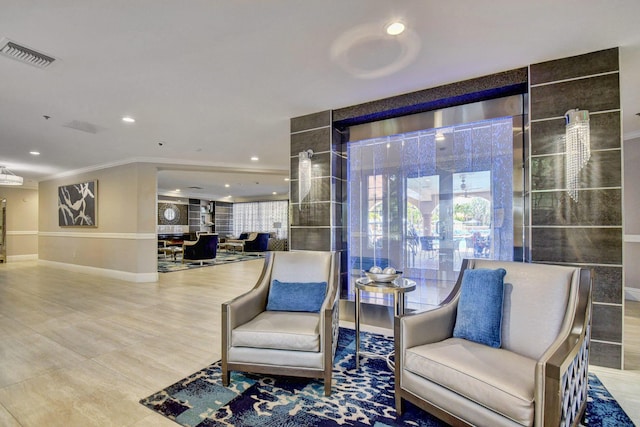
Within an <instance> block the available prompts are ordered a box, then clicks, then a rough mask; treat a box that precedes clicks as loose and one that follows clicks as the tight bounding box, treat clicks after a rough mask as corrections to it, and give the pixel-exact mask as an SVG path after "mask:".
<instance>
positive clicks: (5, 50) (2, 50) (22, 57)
mask: <svg viewBox="0 0 640 427" xmlns="http://www.w3.org/2000/svg"><path fill="white" fill-rule="evenodd" d="M0 54H2V55H4V56H6V57H8V58H11V59H15V60H16V61H20V62H24V63H25V64H29V65H33V66H34V67H38V68H47V67H48V66H49V65H51V64H52V63H53V61H55V60H56V58H54V57H52V56H49V55H45V54H44V53H40V52H37V51H35V50H33V49H30V48H28V47H25V46H21V45H19V44H17V43H15V42H12V41H11V40H9V39H6V38H5V39H2V40H0Z"/></svg>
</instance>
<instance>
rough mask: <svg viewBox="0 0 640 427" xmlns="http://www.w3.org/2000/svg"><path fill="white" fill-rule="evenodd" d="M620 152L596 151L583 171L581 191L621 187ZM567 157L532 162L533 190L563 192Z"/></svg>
mask: <svg viewBox="0 0 640 427" xmlns="http://www.w3.org/2000/svg"><path fill="white" fill-rule="evenodd" d="M620 156H621V151H619V150H613V151H596V152H592V153H591V159H590V160H589V162H588V163H587V164H586V166H585V167H584V168H582V170H581V171H580V177H579V179H580V184H579V185H580V188H602V187H620V186H621V184H622V170H621V167H622V161H621V158H620ZM564 162H565V160H564V155H550V156H540V157H533V158H532V159H531V189H532V190H534V191H535V190H564V189H565V188H566V187H565V177H564V174H565V167H564Z"/></svg>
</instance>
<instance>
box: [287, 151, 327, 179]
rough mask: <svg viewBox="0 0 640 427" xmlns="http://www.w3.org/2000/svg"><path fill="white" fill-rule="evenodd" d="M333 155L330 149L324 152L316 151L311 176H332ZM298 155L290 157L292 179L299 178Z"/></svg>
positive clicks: (312, 158) (312, 161)
mask: <svg viewBox="0 0 640 427" xmlns="http://www.w3.org/2000/svg"><path fill="white" fill-rule="evenodd" d="M331 157H332V154H331V152H329V151H325V152H323V153H314V154H313V157H311V177H312V178H319V177H322V176H331ZM298 159H299V158H298V155H297V154H296V155H295V156H294V157H291V158H290V171H291V179H292V180H294V179H295V180H297V179H298Z"/></svg>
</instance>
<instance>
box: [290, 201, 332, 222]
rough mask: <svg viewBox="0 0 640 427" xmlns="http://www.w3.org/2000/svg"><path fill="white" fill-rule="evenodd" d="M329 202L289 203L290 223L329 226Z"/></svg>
mask: <svg viewBox="0 0 640 427" xmlns="http://www.w3.org/2000/svg"><path fill="white" fill-rule="evenodd" d="M331 207H332V203H331V202H314V203H303V204H302V205H300V204H298V203H292V204H291V225H292V226H294V227H298V226H327V227H328V226H330V225H331Z"/></svg>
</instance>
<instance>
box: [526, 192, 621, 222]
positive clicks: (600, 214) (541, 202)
mask: <svg viewBox="0 0 640 427" xmlns="http://www.w3.org/2000/svg"><path fill="white" fill-rule="evenodd" d="M579 200H580V201H579V202H578V203H576V202H574V201H573V200H572V199H571V198H570V197H569V194H568V193H567V192H566V191H563V190H559V191H545V192H534V193H532V195H531V203H532V208H531V218H532V221H533V223H534V224H536V225H608V226H621V225H622V191H621V190H617V189H613V190H611V189H607V190H582V191H580V199H579Z"/></svg>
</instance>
